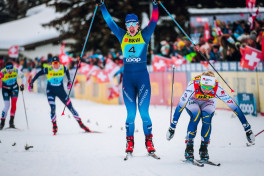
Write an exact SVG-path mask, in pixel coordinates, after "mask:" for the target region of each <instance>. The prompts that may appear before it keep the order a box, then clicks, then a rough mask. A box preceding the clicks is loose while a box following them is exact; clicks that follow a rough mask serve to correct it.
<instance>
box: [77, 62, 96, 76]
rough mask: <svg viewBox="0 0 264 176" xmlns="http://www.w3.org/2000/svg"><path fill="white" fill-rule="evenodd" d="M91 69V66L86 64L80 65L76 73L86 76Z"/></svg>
mask: <svg viewBox="0 0 264 176" xmlns="http://www.w3.org/2000/svg"><path fill="white" fill-rule="evenodd" d="M92 68H93V65H89V64H86V63H81V65H80V68H79V69H78V73H81V74H84V75H87V74H88V73H89V72H90V71H91V70H92Z"/></svg>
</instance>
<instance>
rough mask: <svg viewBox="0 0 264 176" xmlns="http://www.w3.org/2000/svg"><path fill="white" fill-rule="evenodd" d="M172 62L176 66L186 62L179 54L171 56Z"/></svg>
mask: <svg viewBox="0 0 264 176" xmlns="http://www.w3.org/2000/svg"><path fill="white" fill-rule="evenodd" d="M171 60H172V64H173V65H175V66H176V67H179V66H181V65H182V64H187V60H186V59H184V57H182V56H181V55H179V54H178V55H177V56H171Z"/></svg>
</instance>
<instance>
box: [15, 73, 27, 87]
mask: <svg viewBox="0 0 264 176" xmlns="http://www.w3.org/2000/svg"><path fill="white" fill-rule="evenodd" d="M17 75H18V76H19V77H20V78H21V79H22V85H25V84H26V81H27V79H26V77H25V75H24V73H23V72H22V71H21V70H18V71H17Z"/></svg>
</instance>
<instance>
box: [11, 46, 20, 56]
mask: <svg viewBox="0 0 264 176" xmlns="http://www.w3.org/2000/svg"><path fill="white" fill-rule="evenodd" d="M18 55H19V51H18V46H17V45H13V46H11V47H10V48H9V50H8V56H9V57H11V58H18Z"/></svg>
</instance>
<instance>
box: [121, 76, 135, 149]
mask: <svg viewBox="0 0 264 176" xmlns="http://www.w3.org/2000/svg"><path fill="white" fill-rule="evenodd" d="M128 79H129V78H128V77H126V79H124V82H123V99H124V102H125V105H126V109H127V119H126V140H127V144H126V152H127V153H132V152H133V148H134V131H135V118H136V111H137V106H136V95H137V94H136V88H135V87H134V86H133V84H131V82H130V80H128Z"/></svg>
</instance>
